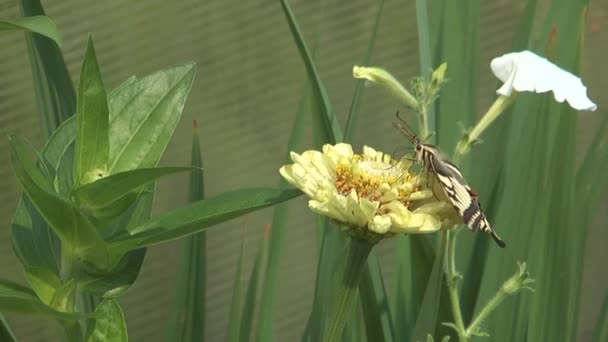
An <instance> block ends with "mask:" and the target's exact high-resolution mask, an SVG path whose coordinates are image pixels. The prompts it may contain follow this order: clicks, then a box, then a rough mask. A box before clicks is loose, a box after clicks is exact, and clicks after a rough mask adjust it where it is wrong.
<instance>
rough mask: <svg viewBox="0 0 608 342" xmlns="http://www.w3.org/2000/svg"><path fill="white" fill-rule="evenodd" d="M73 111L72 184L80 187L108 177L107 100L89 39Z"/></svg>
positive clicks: (91, 39) (91, 41)
mask: <svg viewBox="0 0 608 342" xmlns="http://www.w3.org/2000/svg"><path fill="white" fill-rule="evenodd" d="M77 111H78V113H77V114H76V120H77V122H78V130H77V131H76V158H75V159H76V160H75V170H76V172H75V177H76V178H75V183H76V185H82V184H87V183H90V182H92V181H94V180H96V179H99V178H101V177H105V176H106V175H107V174H108V172H107V169H108V159H109V155H110V150H109V149H110V143H109V137H108V126H109V124H108V121H109V109H108V99H107V96H106V90H105V88H104V85H103V81H102V79H101V71H100V70H99V65H98V64H97V57H96V56H95V48H94V47H93V38H92V37H91V36H89V40H88V42H87V50H86V52H85V55H84V60H83V61H82V66H81V69H80V82H79V83H78V101H77Z"/></svg>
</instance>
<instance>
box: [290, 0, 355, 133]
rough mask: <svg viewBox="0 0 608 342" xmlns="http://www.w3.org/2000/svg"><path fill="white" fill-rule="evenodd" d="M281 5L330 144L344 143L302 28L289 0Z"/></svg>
mask: <svg viewBox="0 0 608 342" xmlns="http://www.w3.org/2000/svg"><path fill="white" fill-rule="evenodd" d="M281 5H282V7H283V13H284V14H285V17H286V18H287V23H288V24H289V29H290V30H291V34H292V36H293V38H294V40H295V41H296V45H297V47H298V51H299V52H300V55H301V56H302V59H303V60H304V65H305V66H306V72H307V73H308V78H309V79H310V81H311V82H312V89H313V94H314V97H315V98H316V99H318V104H319V107H320V109H321V113H322V118H323V122H324V124H325V128H326V131H327V132H328V134H329V137H330V141H329V142H330V143H333V144H335V143H336V142H340V141H343V140H344V138H343V134H342V129H341V128H340V123H339V122H338V118H337V117H336V114H335V112H334V111H333V109H332V106H331V103H330V101H329V96H328V95H327V92H326V91H325V87H324V86H323V83H322V82H321V77H320V76H319V72H318V71H317V67H316V66H315V63H314V60H313V58H312V54H311V53H310V51H309V49H308V47H307V46H306V42H305V41H304V37H303V35H302V32H301V31H300V27H299V26H298V23H297V21H296V18H295V17H294V15H293V12H292V11H291V7H290V6H289V3H288V2H287V0H281Z"/></svg>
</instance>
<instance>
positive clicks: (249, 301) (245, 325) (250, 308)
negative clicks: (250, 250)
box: [239, 226, 270, 342]
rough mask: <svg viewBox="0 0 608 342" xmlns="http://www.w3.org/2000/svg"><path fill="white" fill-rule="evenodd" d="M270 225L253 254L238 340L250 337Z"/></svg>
mask: <svg viewBox="0 0 608 342" xmlns="http://www.w3.org/2000/svg"><path fill="white" fill-rule="evenodd" d="M269 230H270V226H269V227H268V228H267V231H266V234H264V239H262V242H261V243H260V247H259V249H258V252H257V254H256V256H255V262H254V263H253V269H252V270H251V277H250V278H249V285H248V286H247V293H246V294H245V302H244V303H243V313H242V314H241V331H240V332H239V341H240V342H248V341H249V340H250V339H251V337H252V335H251V334H252V327H253V317H254V315H255V307H256V296H257V294H258V287H259V283H260V272H261V268H262V266H263V263H264V262H265V261H266V260H265V257H266V254H267V249H268V233H269Z"/></svg>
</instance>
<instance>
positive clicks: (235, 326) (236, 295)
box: [226, 236, 245, 342]
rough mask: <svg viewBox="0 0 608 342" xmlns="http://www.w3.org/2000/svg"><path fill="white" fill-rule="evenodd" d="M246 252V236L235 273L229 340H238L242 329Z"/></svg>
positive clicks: (229, 341)
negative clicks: (244, 255)
mask: <svg viewBox="0 0 608 342" xmlns="http://www.w3.org/2000/svg"><path fill="white" fill-rule="evenodd" d="M244 253H245V237H244V236H243V241H242V242H241V250H240V253H239V259H238V263H237V265H236V274H235V275H234V286H233V287H232V301H231V303H230V313H229V315H228V331H226V341H227V342H237V341H238V340H239V332H240V330H241V302H242V297H243V285H242V282H241V274H242V272H243V254H244Z"/></svg>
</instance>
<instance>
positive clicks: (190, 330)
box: [167, 121, 207, 342]
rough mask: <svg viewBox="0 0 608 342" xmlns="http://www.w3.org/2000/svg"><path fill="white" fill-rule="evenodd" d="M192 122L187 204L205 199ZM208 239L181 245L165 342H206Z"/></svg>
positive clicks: (193, 238)
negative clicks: (166, 341)
mask: <svg viewBox="0 0 608 342" xmlns="http://www.w3.org/2000/svg"><path fill="white" fill-rule="evenodd" d="M197 128H198V125H197V123H196V121H195V122H194V132H193V133H194V134H193V136H192V157H191V165H192V166H193V167H194V169H193V170H192V172H191V173H190V184H189V186H188V189H189V190H190V191H189V200H190V202H195V201H198V200H202V199H204V197H205V180H204V178H203V169H202V167H203V161H202V157H201V146H200V140H199V136H198V131H197ZM206 240H207V237H206V233H205V232H201V233H198V234H195V235H192V236H190V237H188V238H186V239H184V242H183V252H182V255H181V258H180V262H179V271H178V278H177V283H176V285H175V295H174V297H175V299H174V303H173V307H172V310H171V317H170V321H169V329H168V337H167V340H168V341H192V342H194V341H202V340H204V339H205V297H206V293H207V289H206V288H207V284H206V278H207V264H206V263H207V260H206V259H207V258H206V256H207V251H206V248H207V241H206Z"/></svg>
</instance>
